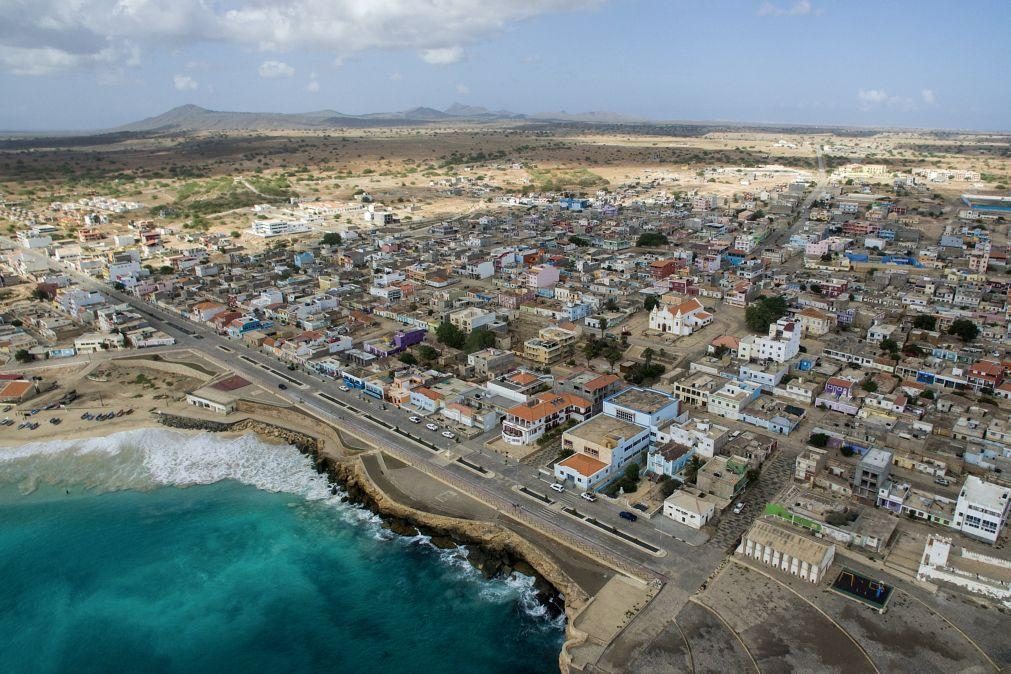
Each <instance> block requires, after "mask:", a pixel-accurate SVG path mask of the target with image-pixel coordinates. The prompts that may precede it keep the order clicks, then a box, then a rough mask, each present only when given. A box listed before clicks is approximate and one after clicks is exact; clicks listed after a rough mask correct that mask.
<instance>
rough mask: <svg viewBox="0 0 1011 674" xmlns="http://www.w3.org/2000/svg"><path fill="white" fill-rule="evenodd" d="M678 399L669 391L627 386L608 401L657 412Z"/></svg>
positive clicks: (641, 410)
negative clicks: (662, 391) (663, 391)
mask: <svg viewBox="0 0 1011 674" xmlns="http://www.w3.org/2000/svg"><path fill="white" fill-rule="evenodd" d="M676 401H677V398H675V397H673V396H671V395H669V394H667V393H661V392H660V391H654V390H653V389H648V388H627V389H625V390H624V391H621V392H620V393H616V394H615V395H613V396H611V397H610V398H608V402H611V403H614V404H615V405H618V406H620V407H626V408H628V409H631V410H635V411H636V412H643V413H645V414H655V413H656V412H658V411H660V410H662V409H663V408H664V407H667V406H668V405H670V404H671V403H675V402H676Z"/></svg>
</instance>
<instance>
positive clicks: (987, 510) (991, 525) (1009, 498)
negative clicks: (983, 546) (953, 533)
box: [954, 475, 1011, 543]
mask: <svg viewBox="0 0 1011 674" xmlns="http://www.w3.org/2000/svg"><path fill="white" fill-rule="evenodd" d="M1009 512H1011V488H1008V487H1004V486H1000V485H996V484H993V483H990V482H985V481H983V480H981V479H979V478H978V477H976V476H975V475H970V476H968V477H967V478H965V483H964V484H963V485H962V490H961V491H960V492H959V494H958V501H957V502H956V504H955V522H954V525H955V527H956V528H958V529H960V530H961V531H962V533H964V534H966V535H969V536H972V537H974V538H980V539H982V540H984V541H986V542H987V543H996V542H997V537H998V536H999V535H1000V532H1001V530H1002V529H1003V528H1004V525H1006V524H1007V519H1008V513H1009Z"/></svg>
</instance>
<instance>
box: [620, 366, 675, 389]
mask: <svg viewBox="0 0 1011 674" xmlns="http://www.w3.org/2000/svg"><path fill="white" fill-rule="evenodd" d="M666 369H667V368H665V367H664V366H663V365H660V364H659V363H636V364H635V365H633V366H632V367H631V368H629V370H628V372H627V373H626V374H625V380H626V381H628V383H630V384H636V385H638V384H644V383H647V382H649V381H651V380H654V379H656V378H657V377H659V376H660V375H662V374H663V373H664V371H665V370H666Z"/></svg>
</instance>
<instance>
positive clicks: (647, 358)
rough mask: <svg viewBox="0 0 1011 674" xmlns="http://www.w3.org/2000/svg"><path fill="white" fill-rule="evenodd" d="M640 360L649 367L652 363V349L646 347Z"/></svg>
mask: <svg viewBox="0 0 1011 674" xmlns="http://www.w3.org/2000/svg"><path fill="white" fill-rule="evenodd" d="M642 359H643V361H644V362H645V363H646V365H649V364H650V363H652V362H653V349H652V348H651V347H648V346H647V347H646V349H645V350H644V351H643V352H642Z"/></svg>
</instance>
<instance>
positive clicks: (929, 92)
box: [920, 89, 937, 105]
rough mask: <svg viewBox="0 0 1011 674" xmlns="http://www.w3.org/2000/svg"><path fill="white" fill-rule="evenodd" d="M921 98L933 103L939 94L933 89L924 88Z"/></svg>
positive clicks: (928, 103)
mask: <svg viewBox="0 0 1011 674" xmlns="http://www.w3.org/2000/svg"><path fill="white" fill-rule="evenodd" d="M920 98H921V99H923V102H924V103H926V104H927V105H933V104H934V103H936V102H937V96H936V95H934V90H933V89H922V90H921V91H920Z"/></svg>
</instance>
